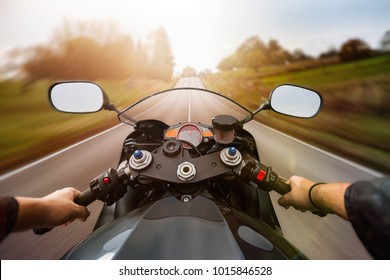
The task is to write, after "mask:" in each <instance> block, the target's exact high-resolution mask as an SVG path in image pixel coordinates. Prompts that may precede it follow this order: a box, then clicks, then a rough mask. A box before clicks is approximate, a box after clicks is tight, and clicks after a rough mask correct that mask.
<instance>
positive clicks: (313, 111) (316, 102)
mask: <svg viewBox="0 0 390 280" xmlns="http://www.w3.org/2000/svg"><path fill="white" fill-rule="evenodd" d="M269 104H270V107H271V109H272V110H273V111H275V112H277V113H280V114H283V115H287V116H292V117H297V118H312V117H314V116H315V115H317V114H318V113H319V111H320V109H321V105H322V98H321V95H320V94H319V93H318V92H316V91H314V90H311V89H307V88H304V87H300V86H295V85H288V84H284V85H280V86H278V87H276V88H275V89H274V90H273V91H272V92H271V94H270V97H269Z"/></svg>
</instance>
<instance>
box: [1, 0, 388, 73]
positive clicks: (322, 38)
mask: <svg viewBox="0 0 390 280" xmlns="http://www.w3.org/2000/svg"><path fill="white" fill-rule="evenodd" d="M65 19H66V20H68V21H74V22H81V21H97V22H111V23H112V22H116V23H118V24H119V27H120V28H121V30H122V31H123V32H124V33H129V34H131V36H132V37H133V39H134V40H138V39H141V40H142V39H145V38H146V37H147V35H148V34H149V33H150V32H152V31H153V30H156V29H157V28H159V27H164V28H165V30H166V31H167V33H168V36H169V39H170V43H171V48H172V52H173V55H174V62H175V70H176V71H181V69H183V68H184V67H186V66H190V67H193V68H195V69H197V70H203V69H211V70H215V69H216V67H217V65H218V63H219V62H220V61H221V60H222V59H223V58H224V57H226V56H228V55H230V54H231V53H233V52H234V50H235V49H236V48H237V47H238V46H239V45H240V44H241V43H243V42H244V41H245V39H247V38H249V37H251V36H258V37H259V38H260V39H261V40H263V41H264V42H268V41H269V40H270V39H276V40H277V41H278V42H279V43H280V45H281V46H283V47H284V48H286V49H288V50H295V49H297V48H300V49H302V50H304V51H305V52H306V53H308V54H310V55H318V54H320V53H321V52H324V51H327V50H329V49H330V48H331V47H335V48H339V47H340V45H341V44H342V43H343V42H345V41H346V40H347V39H350V38H360V39H363V40H364V41H366V42H367V43H368V44H369V45H370V46H371V47H372V48H378V47H379V45H380V40H381V38H382V37H383V35H384V33H385V32H386V31H387V30H390V0H342V1H341V0H337V1H333V0H327V1H323V0H315V1H314V0H137V1H135V0H105V1H104V0H63V1H58V0H0V57H4V54H5V53H6V52H7V51H8V50H10V49H13V48H23V47H28V46H33V45H37V44H44V43H48V42H49V41H50V39H51V38H52V37H53V32H54V29H55V28H59V27H61V26H62V24H63V22H64V20H65Z"/></svg>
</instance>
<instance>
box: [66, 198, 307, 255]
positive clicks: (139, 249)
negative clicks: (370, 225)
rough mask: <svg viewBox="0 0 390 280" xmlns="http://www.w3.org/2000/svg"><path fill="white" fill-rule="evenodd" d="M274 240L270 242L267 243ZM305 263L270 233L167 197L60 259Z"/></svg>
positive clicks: (207, 204) (202, 203) (211, 207)
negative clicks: (292, 261) (269, 260)
mask: <svg viewBox="0 0 390 280" xmlns="http://www.w3.org/2000/svg"><path fill="white" fill-rule="evenodd" d="M271 240H272V242H271ZM248 258H250V259H252V258H254V259H286V258H287V259H289V258H305V257H304V256H303V255H302V254H301V253H300V252H299V251H298V250H296V249H295V248H294V247H293V246H292V245H291V244H289V243H288V242H287V241H286V240H285V239H284V238H283V237H282V236H281V235H279V234H278V233H276V232H275V231H274V230H273V229H271V228H270V227H268V226H266V225H265V224H262V223H261V222H258V221H255V220H253V219H251V218H249V217H247V216H245V215H243V214H240V213H236V212H235V211H234V209H231V208H228V207H225V206H218V205H217V204H215V203H214V202H213V201H212V200H210V199H208V198H205V197H202V196H197V197H196V198H194V199H193V200H191V201H189V202H187V203H183V202H181V201H180V200H177V199H176V198H174V197H172V196H169V197H165V198H163V199H161V200H159V201H157V202H155V203H153V204H152V205H147V206H144V207H142V208H139V209H137V210H135V211H133V212H130V213H128V214H126V215H124V216H123V217H121V218H119V219H117V220H115V221H113V222H112V223H110V224H107V225H106V226H103V227H101V228H99V229H97V230H96V231H94V232H93V233H92V234H91V235H90V236H89V237H87V238H86V239H85V240H84V241H82V242H81V243H80V244H78V245H77V246H75V247H74V248H73V249H72V250H71V251H70V252H69V253H68V254H66V255H65V256H64V257H63V259H89V260H90V259H152V260H153V259H159V260H160V259H185V260H191V259H198V260H199V259H248Z"/></svg>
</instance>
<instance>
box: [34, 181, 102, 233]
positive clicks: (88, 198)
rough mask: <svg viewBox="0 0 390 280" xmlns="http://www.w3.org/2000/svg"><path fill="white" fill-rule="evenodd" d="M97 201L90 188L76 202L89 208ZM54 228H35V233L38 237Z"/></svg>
mask: <svg viewBox="0 0 390 280" xmlns="http://www.w3.org/2000/svg"><path fill="white" fill-rule="evenodd" d="M95 200H96V197H95V196H94V195H93V194H92V192H91V189H90V188H88V189H86V190H85V191H83V192H82V193H81V194H80V195H79V196H78V197H76V199H75V200H74V202H75V203H76V204H78V205H81V206H88V205H89V204H91V203H92V202H94V201H95ZM52 229H53V228H34V229H33V231H34V233H35V234H37V235H42V234H45V233H46V232H49V231H51V230H52Z"/></svg>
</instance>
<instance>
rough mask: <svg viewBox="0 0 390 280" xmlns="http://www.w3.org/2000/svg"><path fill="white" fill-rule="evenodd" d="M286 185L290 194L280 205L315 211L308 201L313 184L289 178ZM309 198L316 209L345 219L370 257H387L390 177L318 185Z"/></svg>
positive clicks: (389, 244)
mask: <svg viewBox="0 0 390 280" xmlns="http://www.w3.org/2000/svg"><path fill="white" fill-rule="evenodd" d="M287 183H289V184H290V185H291V192H289V193H287V194H285V195H283V196H282V197H281V198H280V199H279V204H280V205H281V206H283V207H285V208H288V207H289V206H293V207H294V208H295V209H297V210H301V211H306V210H309V211H316V210H318V209H316V208H315V207H314V206H313V204H312V203H311V201H310V199H309V190H310V188H311V186H313V185H314V182H313V181H310V180H307V179H305V178H302V177H298V176H293V177H291V178H290V179H289V180H288V181H287ZM311 198H312V200H313V202H314V204H315V205H316V206H317V207H318V208H320V209H323V210H329V211H330V212H331V213H335V214H338V215H339V216H341V217H343V218H345V219H347V220H349V221H350V222H351V223H352V226H353V228H354V229H355V231H356V233H357V235H358V236H359V238H360V240H361V241H362V242H363V244H364V245H365V246H366V248H367V250H368V251H369V252H370V253H371V255H372V256H373V257H374V258H376V259H389V258H390V177H384V178H381V179H377V180H373V181H370V182H365V181H359V182H356V183H352V184H350V183H331V184H320V185H317V186H316V187H315V188H313V190H312V192H311Z"/></svg>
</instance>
